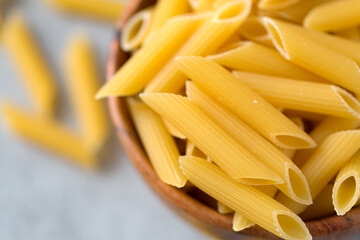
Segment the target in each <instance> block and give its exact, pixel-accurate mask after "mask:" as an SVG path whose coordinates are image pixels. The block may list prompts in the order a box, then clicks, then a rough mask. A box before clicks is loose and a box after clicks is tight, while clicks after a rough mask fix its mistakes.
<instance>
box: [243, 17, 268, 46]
mask: <svg viewBox="0 0 360 240" xmlns="http://www.w3.org/2000/svg"><path fill="white" fill-rule="evenodd" d="M239 31H240V33H241V35H242V36H244V37H245V38H246V39H248V40H251V41H254V42H258V43H261V44H263V45H267V46H269V47H274V45H273V43H272V41H271V37H270V35H269V34H268V32H267V30H266V28H265V25H264V23H263V19H262V18H259V17H249V18H247V19H246V20H245V22H244V23H243V24H242V25H241V26H240V29H239Z"/></svg>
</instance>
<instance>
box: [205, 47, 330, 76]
mask: <svg viewBox="0 0 360 240" xmlns="http://www.w3.org/2000/svg"><path fill="white" fill-rule="evenodd" d="M207 59H211V60H213V61H215V62H217V63H219V64H221V65H222V66H224V67H227V68H230V69H232V70H242V71H246V72H253V73H261V74H265V75H272V76H279V77H288V78H294V79H301V80H311V81H324V80H323V79H321V78H320V77H319V76H316V75H315V74H313V73H311V72H308V71H307V70H304V69H302V68H300V67H298V66H297V65H295V64H293V63H291V62H289V61H287V60H286V59H284V58H283V57H282V56H281V55H280V54H279V53H278V52H277V51H276V50H274V49H272V48H269V47H266V46H262V45H260V44H258V43H254V42H248V41H244V42H237V43H234V44H232V45H231V47H229V48H228V49H227V50H226V51H225V52H222V53H218V54H216V55H211V56H208V57H207Z"/></svg>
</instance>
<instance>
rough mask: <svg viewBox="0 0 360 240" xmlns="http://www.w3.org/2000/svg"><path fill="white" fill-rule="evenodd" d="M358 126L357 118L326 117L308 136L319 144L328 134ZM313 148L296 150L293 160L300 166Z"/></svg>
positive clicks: (359, 123) (311, 152)
mask: <svg viewBox="0 0 360 240" xmlns="http://www.w3.org/2000/svg"><path fill="white" fill-rule="evenodd" d="M359 126H360V120H358V119H344V118H337V117H328V118H326V119H324V120H323V121H322V122H321V123H319V124H318V125H317V126H316V127H315V128H314V129H313V130H312V131H311V132H310V133H309V135H310V137H311V138H312V139H313V140H314V141H315V142H316V143H317V144H320V143H321V142H322V141H323V140H324V139H326V138H327V137H328V136H329V135H331V134H333V133H336V132H339V131H345V130H352V129H355V128H357V127H359ZM314 151H315V149H304V150H299V151H297V152H296V154H295V156H294V158H293V161H294V163H295V164H296V165H297V166H298V167H302V166H303V165H304V163H305V162H306V160H308V159H309V157H310V156H311V155H312V154H313V153H314Z"/></svg>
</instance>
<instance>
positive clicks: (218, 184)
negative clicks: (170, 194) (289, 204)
mask: <svg viewBox="0 0 360 240" xmlns="http://www.w3.org/2000/svg"><path fill="white" fill-rule="evenodd" d="M180 166H181V169H182V170H183V171H184V174H185V176H186V177H187V178H188V179H189V181H190V182H192V183H193V184H194V185H195V186H197V187H198V188H199V189H201V190H202V191H204V192H205V193H207V194H208V195H210V196H212V197H213V198H215V199H216V200H218V201H220V202H223V203H224V204H226V205H227V206H229V207H230V208H231V209H234V210H235V211H236V212H238V213H240V214H242V215H243V216H244V217H246V218H247V219H249V220H250V221H252V222H254V223H256V224H258V225H259V226H261V227H263V228H264V229H266V230H268V231H269V232H271V233H273V234H275V235H276V236H279V237H281V238H284V239H293V240H295V239H297V240H300V239H304V240H305V239H311V235H310V233H309V230H308V229H307V228H306V226H305V223H304V222H303V221H302V220H301V219H300V218H299V217H298V216H297V215H296V214H294V213H293V212H291V211H290V210H289V209H287V208H286V207H284V206H283V205H281V204H279V203H278V202H276V201H275V200H273V199H272V198H270V197H269V196H267V195H266V194H264V193H262V192H260V191H259V190H257V189H255V188H253V187H251V186H246V185H243V184H239V183H238V182H235V181H233V180H232V179H231V178H230V177H229V176H228V175H226V174H225V173H224V172H223V171H221V169H220V168H218V167H217V166H215V165H214V164H213V163H209V162H207V161H206V160H204V159H201V158H197V157H188V156H185V157H180Z"/></svg>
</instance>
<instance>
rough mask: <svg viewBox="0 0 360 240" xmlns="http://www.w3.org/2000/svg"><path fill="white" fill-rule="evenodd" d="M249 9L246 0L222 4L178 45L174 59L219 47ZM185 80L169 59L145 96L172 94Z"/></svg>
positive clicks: (201, 54)
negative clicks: (155, 93)
mask: <svg viewBox="0 0 360 240" xmlns="http://www.w3.org/2000/svg"><path fill="white" fill-rule="evenodd" d="M250 10H251V1H250V0H236V1H232V2H229V3H226V4H224V5H222V6H221V7H220V8H218V9H217V10H216V11H215V13H214V15H213V17H212V18H210V19H208V20H207V21H206V22H204V24H203V25H202V26H201V27H200V28H199V29H198V31H196V32H195V33H194V34H193V36H192V37H191V38H190V39H189V40H188V41H187V42H186V43H185V44H184V45H183V46H182V48H181V49H180V50H179V51H178V52H177V53H176V54H175V56H191V55H199V56H204V55H208V54H211V53H213V52H214V51H215V50H217V49H218V48H220V47H221V46H222V45H223V43H225V42H226V41H227V40H228V39H229V38H230V37H232V35H233V34H234V33H235V32H236V30H237V29H238V28H239V26H240V25H241V23H242V22H243V21H244V20H245V19H246V17H247V16H248V15H249V13H250ZM186 80H187V78H186V76H185V75H184V74H183V73H182V72H181V71H180V70H179V69H178V67H177V64H176V61H175V59H174V58H172V59H171V60H170V61H169V62H168V64H167V65H166V66H164V68H163V69H162V70H161V71H160V72H159V73H158V75H157V76H155V78H154V79H153V80H152V81H151V82H150V84H149V85H147V87H146V88H145V90H144V92H145V93H154V92H168V93H176V92H177V91H178V90H179V89H181V88H182V87H183V86H184V84H185V82H186Z"/></svg>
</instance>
